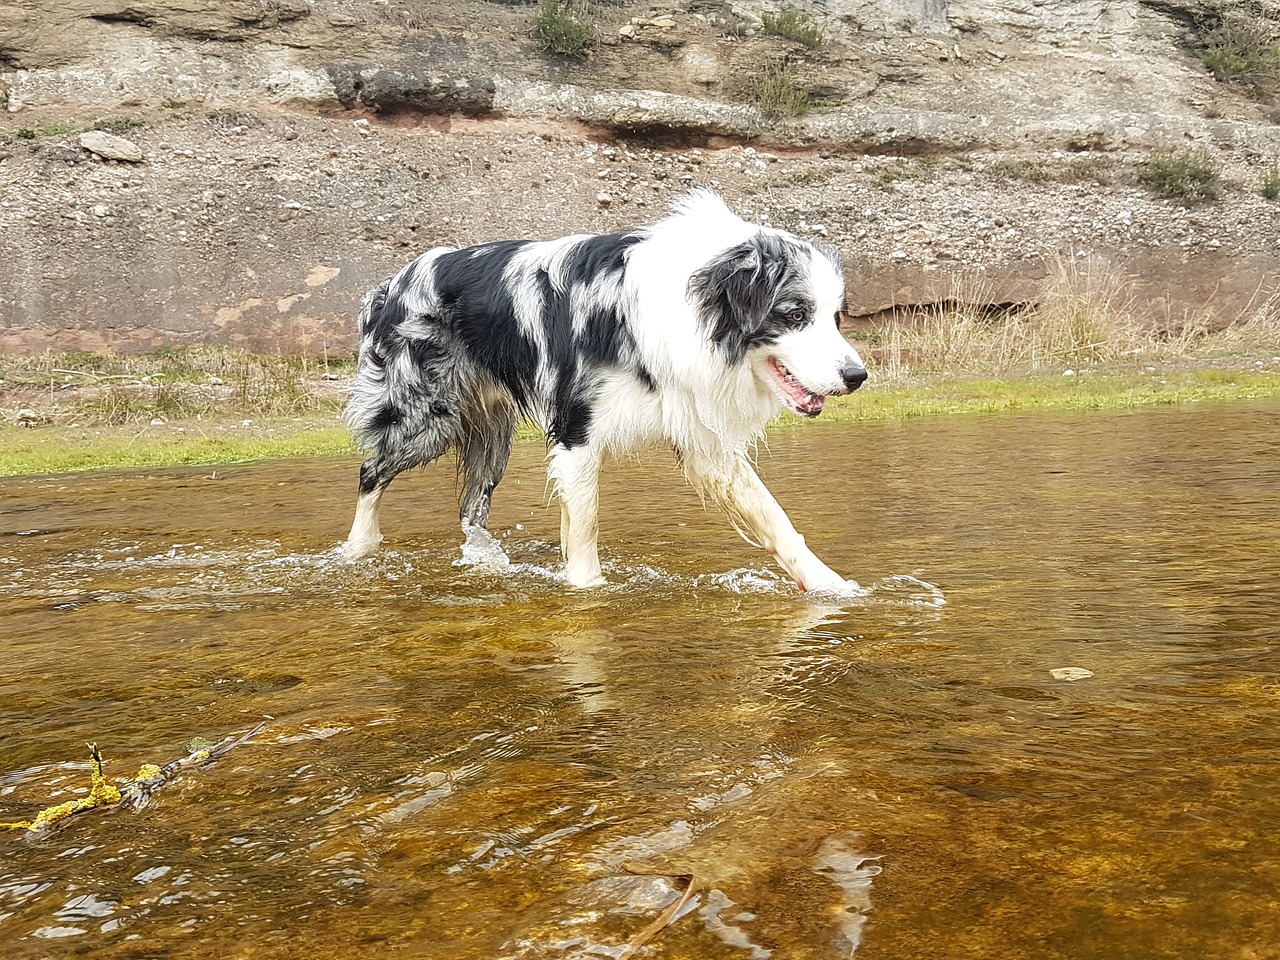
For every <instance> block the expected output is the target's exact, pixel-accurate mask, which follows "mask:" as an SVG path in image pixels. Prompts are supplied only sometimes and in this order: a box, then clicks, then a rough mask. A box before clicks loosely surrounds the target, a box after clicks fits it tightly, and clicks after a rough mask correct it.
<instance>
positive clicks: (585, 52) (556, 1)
mask: <svg viewBox="0 0 1280 960" xmlns="http://www.w3.org/2000/svg"><path fill="white" fill-rule="evenodd" d="M533 39H534V40H536V41H537V42H538V45H539V46H541V47H542V49H543V50H545V51H546V52H547V53H553V54H556V55H557V56H561V57H573V58H574V59H577V60H585V59H587V57H588V56H590V54H591V48H592V47H594V46H595V45H596V25H595V21H593V20H592V19H591V16H590V12H589V10H588V9H587V8H586V7H584V6H583V5H582V4H581V3H579V2H575V0H541V3H540V5H539V7H538V15H537V16H536V17H534V20H533Z"/></svg>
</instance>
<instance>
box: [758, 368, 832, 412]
mask: <svg viewBox="0 0 1280 960" xmlns="http://www.w3.org/2000/svg"><path fill="white" fill-rule="evenodd" d="M769 373H770V374H772V375H773V383H774V386H776V387H777V388H778V392H779V393H780V394H782V399H783V400H785V401H786V402H787V406H789V407H790V408H791V409H792V410H794V411H795V412H796V413H798V414H800V416H802V417H816V416H817V415H818V414H820V413H821V412H822V404H823V403H824V402H826V399H827V398H826V397H825V396H824V395H822V394H820V393H811V392H810V391H809V388H808V387H806V386H805V385H804V384H802V383H801V382H800V381H799V380H797V379H796V378H795V375H794V374H792V372H791V371H790V370H788V369H787V368H786V367H784V366H783V365H782V364H781V363H779V362H778V361H777V359H776V358H774V357H770V358H769Z"/></svg>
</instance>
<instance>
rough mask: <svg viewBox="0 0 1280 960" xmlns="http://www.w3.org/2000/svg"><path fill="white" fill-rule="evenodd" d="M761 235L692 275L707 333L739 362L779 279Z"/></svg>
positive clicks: (694, 294) (761, 322) (691, 283)
mask: <svg viewBox="0 0 1280 960" xmlns="http://www.w3.org/2000/svg"><path fill="white" fill-rule="evenodd" d="M769 273H770V271H769V258H768V257H767V256H766V252H765V250H764V249H763V247H762V244H761V243H760V240H759V238H753V239H751V240H747V241H746V242H744V243H740V244H738V245H737V246H736V247H730V248H729V249H728V250H726V251H724V252H723V253H721V254H719V255H718V256H716V257H715V258H714V259H712V260H710V261H709V262H708V263H707V264H706V265H705V266H704V267H702V268H700V269H699V270H698V271H697V272H696V273H694V275H693V276H692V277H690V278H689V295H690V297H692V299H693V303H694V306H695V308H696V309H697V313H698V320H699V321H700V322H701V323H702V324H703V325H704V326H705V328H706V330H707V337H708V339H710V341H711V342H712V343H715V344H718V345H719V346H720V347H722V348H723V349H724V351H725V352H726V353H727V354H728V356H729V360H730V362H732V363H736V362H737V361H739V360H741V359H742V358H743V356H745V355H746V352H747V347H748V346H749V345H750V342H751V339H752V335H753V334H755V333H757V332H758V331H759V330H760V328H761V327H762V326H763V325H764V321H765V318H766V317H767V316H768V315H769V309H770V308H771V307H772V305H773V296H774V293H775V283H774V282H773V278H771V277H770V276H769Z"/></svg>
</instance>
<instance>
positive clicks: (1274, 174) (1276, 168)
mask: <svg viewBox="0 0 1280 960" xmlns="http://www.w3.org/2000/svg"><path fill="white" fill-rule="evenodd" d="M1262 195H1263V196H1264V197H1266V198H1267V199H1268V200H1280V163H1273V164H1272V165H1271V169H1270V170H1268V171H1267V172H1266V173H1264V174H1263V175H1262Z"/></svg>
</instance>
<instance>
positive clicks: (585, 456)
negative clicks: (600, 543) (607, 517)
mask: <svg viewBox="0 0 1280 960" xmlns="http://www.w3.org/2000/svg"><path fill="white" fill-rule="evenodd" d="M844 291H845V279H844V265H843V263H842V262H841V259H840V256H839V254H838V253H837V252H836V251H835V250H834V249H832V248H830V247H828V246H825V245H823V244H820V243H814V242H810V241H808V240H803V239H801V238H799V237H796V236H794V235H792V234H790V233H787V232H785V231H782V230H776V229H772V228H768V227H761V226H756V225H754V224H750V223H747V222H746V221H744V220H741V219H739V218H738V217H737V216H736V215H735V214H734V213H733V212H731V211H730V210H729V208H728V207H727V206H726V205H725V203H724V201H723V200H722V199H721V198H720V197H718V196H717V195H715V194H714V193H711V192H709V191H703V190H696V191H693V192H691V193H688V194H686V195H684V196H683V197H681V198H680V199H679V200H677V201H676V202H675V203H674V204H673V206H672V210H671V213H670V215H668V216H667V217H666V218H665V219H662V220H660V221H658V222H657V223H655V224H653V225H651V226H649V227H643V228H638V229H635V230H630V231H627V232H624V233H608V234H597V235H575V236H569V237H564V238H562V239H558V240H546V241H533V240H505V241H497V242H492V243H482V244H478V245H476V246H472V247H467V248H465V249H457V248H454V247H436V248H435V249H432V250H429V251H427V252H426V253H424V254H422V256H420V257H418V259H416V260H414V261H413V262H412V263H410V264H409V265H408V266H407V267H405V268H404V269H402V270H401V271H400V272H399V273H397V274H395V275H394V276H392V277H391V278H389V279H387V280H385V281H384V282H383V283H381V284H379V285H378V286H377V287H376V288H375V289H374V290H373V291H371V292H370V293H369V294H368V296H366V298H365V300H364V306H363V309H362V310H361V312H360V316H359V320H358V326H359V334H360V349H359V363H358V369H357V374H356V379H355V383H354V386H353V387H352V393H351V398H350V401H349V403H348V405H347V409H346V418H347V422H348V424H349V425H350V427H351V429H352V432H353V433H354V435H355V438H356V441H357V442H358V444H359V445H360V447H361V448H362V450H364V451H365V452H366V453H367V459H365V461H364V462H363V464H362V465H361V467H360V492H359V499H358V501H357V506H356V515H355V521H354V522H353V524H352V526H351V533H350V535H349V536H348V538H347V541H346V543H345V544H344V545H343V549H344V552H345V553H346V555H347V556H349V557H352V558H359V557H364V556H367V555H369V554H371V553H373V552H374V551H376V550H377V547H378V544H379V542H380V541H381V540H382V535H381V533H380V530H379V524H378V505H379V503H380V502H381V500H382V496H383V494H384V493H385V492H386V489H387V486H388V484H390V483H391V481H392V480H393V479H394V478H395V477H396V476H397V475H398V474H399V473H401V472H403V471H405V470H408V469H410V468H412V467H418V466H422V465H425V464H428V463H430V462H432V461H433V460H436V459H437V458H438V457H440V456H441V455H442V454H444V453H445V452H446V451H447V450H449V449H451V448H452V449H454V450H456V451H457V455H458V469H459V475H460V478H461V483H462V493H461V498H460V507H461V509H460V518H461V521H462V526H463V531H464V533H466V532H468V531H470V530H471V529H472V528H474V527H482V528H485V529H486V530H487V528H488V521H489V506H490V503H491V501H492V498H493V491H494V488H495V487H497V485H498V483H499V482H500V481H501V480H502V476H503V473H504V472H505V470H506V466H507V461H508V458H509V457H510V454H511V443H512V438H513V435H514V433H515V429H516V426H517V424H518V422H519V421H520V420H521V419H523V418H528V419H530V420H532V421H534V422H535V423H536V424H537V425H538V426H539V427H541V429H542V430H544V431H545V432H546V435H547V439H548V444H549V446H550V453H549V457H548V471H547V472H548V477H549V480H550V482H551V484H552V488H553V490H554V492H555V494H556V495H557V497H558V498H559V500H560V508H561V513H560V551H561V555H562V556H563V558H564V560H565V576H566V579H567V580H568V581H569V583H570V584H572V585H573V586H575V587H583V588H585V587H592V586H597V585H599V584H602V583H604V579H603V577H602V576H601V569H600V558H599V551H598V547H597V532H598V525H597V519H596V517H597V488H598V479H599V472H600V467H601V464H602V462H603V461H604V460H605V459H606V458H607V457H610V456H619V455H625V454H631V453H635V452H638V451H641V450H644V449H645V448H651V447H655V446H660V445H667V446H670V447H671V448H672V449H674V451H675V455H676V460H677V462H678V464H679V466H680V468H681V470H682V471H683V472H684V475H685V477H686V478H687V479H688V481H689V482H690V483H691V484H692V485H693V487H694V488H695V489H696V490H697V491H698V493H699V494H700V495H701V496H702V497H703V499H704V501H706V500H711V501H713V502H714V503H716V504H718V505H719V506H720V507H721V508H723V510H724V511H725V513H726V514H727V515H728V517H729V520H730V522H731V523H732V524H733V526H734V527H735V528H736V529H737V531H738V532H739V533H740V534H741V535H742V536H743V537H744V538H745V539H746V540H747V541H748V542H751V543H753V544H755V545H757V546H760V547H763V548H764V549H765V550H767V551H768V552H769V553H771V554H773V556H774V557H775V558H776V559H777V561H778V563H780V564H781V565H782V567H783V568H784V569H785V570H786V571H787V573H788V574H789V575H790V576H791V577H792V579H794V580H795V582H796V584H797V585H798V586H799V587H800V589H801V590H816V589H831V588H837V587H839V586H842V585H843V584H845V582H846V581H845V580H844V579H843V578H842V577H841V576H840V575H839V574H837V573H836V572H835V571H834V570H832V569H831V568H830V567H828V566H827V565H826V564H825V563H823V562H822V561H821V560H820V559H818V557H817V556H815V555H814V553H813V552H812V551H811V550H810V549H809V548H808V546H807V545H806V544H805V541H804V538H803V537H802V536H801V535H800V534H799V533H798V532H797V531H796V529H795V527H794V526H793V525H792V523H791V521H790V519H789V518H788V517H787V515H786V513H785V512H784V511H783V510H782V508H781V507H780V506H779V505H778V502H777V501H776V500H775V499H774V498H773V496H772V494H770V492H769V490H768V489H767V488H766V487H765V485H764V483H763V482H762V481H761V480H760V478H759V476H758V475H757V474H756V471H755V469H754V468H753V466H752V462H751V459H750V456H749V451H750V450H751V449H752V448H753V446H754V444H755V442H756V441H758V440H759V439H760V438H761V436H762V435H763V433H764V429H765V426H766V424H767V423H768V422H769V421H770V420H771V419H773V418H774V417H775V416H777V415H778V413H779V412H780V411H781V409H782V408H784V407H788V408H790V409H791V410H793V411H794V412H795V413H797V414H799V415H800V416H803V417H816V416H817V415H818V414H819V413H820V412H821V411H822V405H823V401H824V400H825V399H826V398H827V397H828V396H830V395H832V394H848V393H851V392H852V391H854V390H856V389H858V387H860V386H861V385H862V384H863V382H864V381H865V380H866V379H867V370H866V367H865V365H864V364H863V362H862V359H861V358H860V357H859V356H858V354H857V352H856V351H855V350H854V349H853V347H852V346H851V345H850V344H849V342H848V341H847V340H846V339H845V338H844V336H843V335H842V334H841V333H840V330H839V317H840V313H841V311H842V309H843V306H844Z"/></svg>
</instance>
